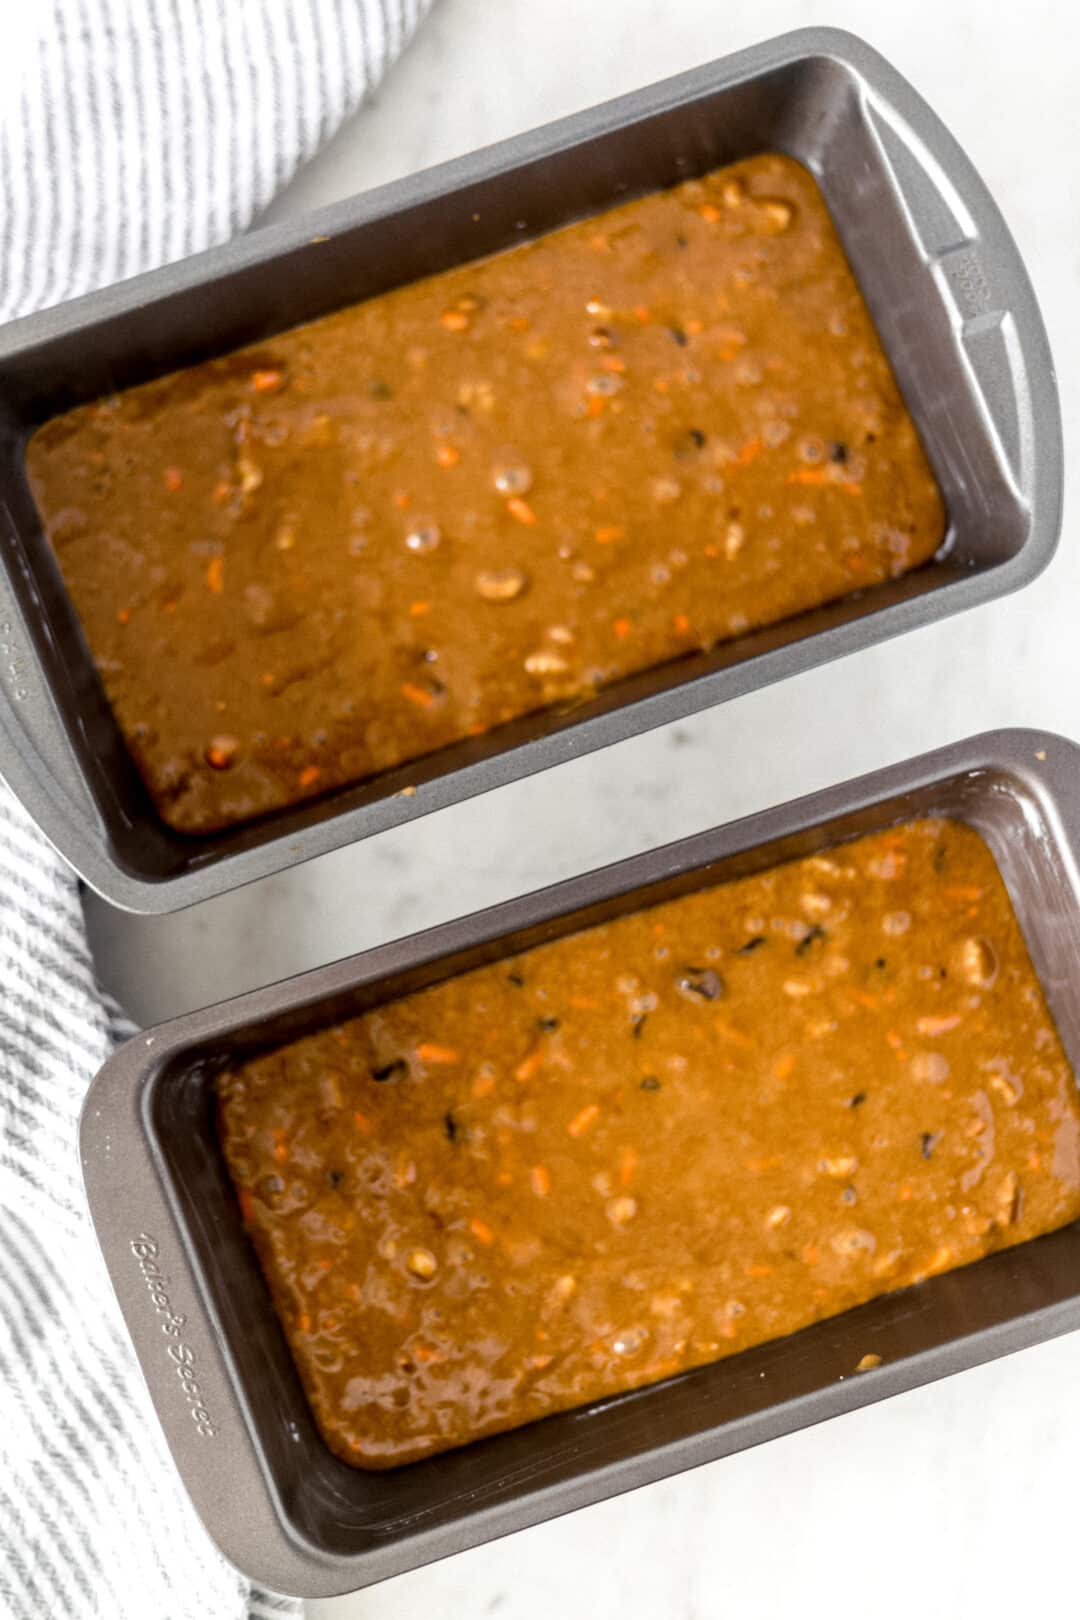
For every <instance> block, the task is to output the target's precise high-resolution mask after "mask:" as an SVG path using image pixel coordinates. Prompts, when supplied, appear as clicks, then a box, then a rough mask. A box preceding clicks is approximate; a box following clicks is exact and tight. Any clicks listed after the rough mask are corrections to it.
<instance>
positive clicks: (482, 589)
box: [27, 155, 944, 833]
mask: <svg viewBox="0 0 1080 1620" xmlns="http://www.w3.org/2000/svg"><path fill="white" fill-rule="evenodd" d="M311 251H313V252H317V251H318V248H317V247H316V248H312V250H311ZM27 468H28V473H29V478H30V482H31V486H32V489H33V492H34V495H35V497H36V500H37V503H38V506H39V509H40V511H41V514H42V517H43V519H44V523H45V527H46V529H47V532H48V535H49V538H50V540H51V542H52V545H53V547H54V549H55V553H56V556H57V558H58V561H59V565H60V569H61V572H62V575H63V578H64V581H65V583H66V585H67V588H68V590H69V592H70V593H71V596H72V598H73V600H74V604H75V607H76V609H77V611H78V614H79V617H80V619H81V621H82V625H83V628H84V630H85V633H86V637H87V640H88V643H89V646H90V650H91V652H92V654H93V657H94V659H95V662H96V664H97V668H98V670H99V672H100V674H101V678H102V681H103V683H104V688H105V691H106V694H107V696H108V698H109V701H110V702H111V704H112V707H113V709H114V711H115V713H116V716H117V719H118V722H119V725H120V728H121V730H122V732H123V735H124V737H125V739H126V741H127V744H128V746H129V748H130V750H131V752H132V755H133V757H134V759H135V761H136V763H137V765H138V768H139V770H140V772H141V773H142V776H143V778H144V779H145V781H146V784H147V787H148V789H149V791H150V794H151V796H152V799H153V801H154V804H155V805H156V807H157V810H158V812H159V814H160V815H161V816H162V817H163V818H164V820H165V821H166V822H167V823H169V824H170V825H171V826H172V827H174V828H176V829H178V830H180V831H183V832H187V833H205V832H208V831H211V830H213V829H217V828H222V827H228V826H231V825H234V824H236V823H238V822H243V821H245V820H247V819H249V818H251V817H254V816H258V815H260V814H263V813H265V812H268V811H272V810H277V809H280V808H282V807H284V806H287V805H291V804H295V803H297V802H298V801H300V800H302V799H305V798H310V797H311V796H312V795H315V794H320V793H324V792H326V791H328V790H331V789H333V788H336V787H340V786H341V785H343V784H346V783H355V782H358V781H360V780H362V779H363V778H366V777H371V776H373V775H375V774H377V773H379V772H382V771H385V770H387V769H389V768H390V767H393V766H396V765H400V764H402V763H404V762H407V761H411V760H414V759H417V758H419V757H420V756H422V755H424V754H427V753H430V752H431V751H432V750H434V749H437V748H439V747H442V746H444V745H446V744H449V743H452V742H455V741H459V740H460V739H462V738H464V737H468V736H475V735H477V734H480V733H483V732H486V731H488V730H490V729H491V728H493V727H497V726H499V725H500V724H502V723H503V722H506V721H508V720H511V719H513V718H514V717H517V716H520V715H523V714H527V713H529V712H531V711H534V710H537V709H541V708H544V707H546V706H549V705H552V704H557V703H560V702H564V701H572V700H575V699H578V698H580V697H581V696H583V695H585V694H588V693H590V692H592V691H594V690H595V689H596V688H599V687H603V686H605V685H608V684H610V683H611V682H613V681H616V680H618V679H619V678H620V677H621V676H625V675H629V674H631V673H633V672H635V671H639V670H642V669H645V668H648V667H650V666H653V665H658V664H662V663H665V662H666V661H668V660H671V659H676V658H678V657H680V656H681V655H685V654H688V653H691V652H694V651H697V650H700V649H701V648H709V647H712V646H714V645H715V644H716V643H718V642H722V641H724V640H726V639H729V638H731V637H735V636H738V635H739V634H740V633H742V632H743V631H747V630H750V629H752V628H755V627H757V626H761V625H765V624H769V623H772V622H774V621H776V620H780V619H784V618H787V617H789V616H791V615H793V614H797V613H800V612H802V611H803V610H804V609H807V608H811V607H814V606H817V605H819V604H821V603H823V602H828V601H830V600H833V599H835V598H837V597H842V596H844V595H846V594H848V593H849V592H851V591H854V590H857V589H862V588H864V587H867V586H872V585H874V584H876V583H879V582H880V581H883V580H887V579H890V578H893V577H895V576H897V575H899V574H903V573H905V572H907V571H908V570H909V569H912V568H916V567H918V566H919V565H920V564H922V563H925V562H926V561H927V560H928V559H929V558H931V557H932V556H933V554H934V552H935V551H936V550H937V548H938V546H939V545H940V543H941V540H942V537H943V533H944V514H943V509H942V503H941V498H940V495H939V492H938V490H937V487H936V485H935V483H934V479H933V477H932V474H931V472H930V469H929V466H928V464H927V461H926V458H925V456H924V454H923V451H922V448H921V446H920V444H919V441H918V438H917V435H916V432H915V428H914V426H913V424H912V421H911V418H910V416H909V415H908V413H907V411H906V409H905V407H904V404H903V401H902V399H901V397H900V394H899V391H898V389H897V386H896V383H895V381H894V379H893V376H892V374H891V372H890V369H889V365H888V361H887V360H886V357H885V355H884V353H883V351H882V348H881V345H880V343H879V342H878V339H877V336H876V334H875V331H874V328H873V326H872V323H871V321H870V317H869V315H868V313H867V310H866V307H865V305H864V304H863V301H862V298H861V296H860V293H859V290H858V287H857V286H856V283H855V281H854V278H853V277H852V274H851V271H850V270H849V268H848V265H847V262H846V260H845V258H844V254H843V250H842V248H841V246H840V243H839V241H838V240H837V237H836V234H835V232H834V230H833V228H832V225H831V223H830V220H829V217H828V213H827V211H826V208H825V204H824V201H823V199H822V197H821V194H820V192H819V191H818V189H817V187H816V185H815V183H814V181H813V180H812V179H811V177H810V175H809V174H808V173H807V172H806V171H805V170H804V169H802V168H800V167H799V165H798V164H796V163H794V162H793V161H792V160H790V159H789V158H785V157H779V156H768V155H767V156H762V157H755V158H752V159H749V160H748V161H746V162H742V163H737V164H735V165H733V166H731V167H729V168H725V169H721V170H719V171H717V172H716V173H713V174H710V175H707V176H705V177H704V178H703V179H701V180H693V181H689V182H687V183H685V184H683V185H680V186H677V187H676V188H675V189H674V190H672V191H667V192H662V193H657V194H655V195H652V196H647V197H643V198H639V199H637V200H636V201H633V202H629V203H627V204H625V205H624V206H622V207H619V208H616V209H613V210H611V211H610V212H608V213H605V214H602V215H599V216H597V217H595V218H593V219H589V220H585V221H584V222H582V223H580V224H576V225H572V226H570V227H568V228H567V229H564V230H560V231H556V232H554V233H552V234H550V235H548V236H544V237H542V238H540V239H538V240H536V241H534V242H531V243H526V244H523V245H522V246H520V247H518V248H515V249H513V250H511V251H508V252H505V253H501V254H499V255H497V256H496V257H494V258H490V259H487V260H484V261H480V262H477V263H473V264H467V265H463V266H461V267H460V268H457V269H454V270H450V271H447V272H445V273H444V274H441V275H438V276H434V277H432V278H430V279H429V280H425V281H421V282H418V283H416V284H413V285H410V286H406V287H402V288H400V289H398V290H396V291H394V292H391V293H388V294H384V295H382V296H380V297H377V298H373V299H371V300H370V301H368V302H367V303H364V304H360V305H357V306H354V307H352V308H349V309H344V310H342V311H340V312H339V313H337V314H334V315H331V316H329V317H326V318H324V319H322V320H319V321H316V322H314V323H312V324H309V325H307V326H303V327H300V328H298V329H296V330H294V331H292V332H288V333H285V334H284V335H282V336H280V337H276V338H273V339H270V340H267V341H266V342H265V343H262V344H259V345H258V346H257V347H254V348H249V349H246V350H242V351H238V352H236V353H234V354H231V355H229V356H227V357H225V358H222V359H217V360H213V361H211V362H209V363H206V364H203V365H199V366H196V367H194V368H193V369H191V370H188V371H184V372H180V373H177V374H175V375H173V376H169V377H165V378H163V379H160V380H157V381H154V382H150V383H147V384H145V385H143V386H141V387H138V388H135V389H132V390H130V391H128V392H126V393H123V394H120V395H117V396H114V397H112V398H108V399H104V400H102V401H100V402H98V403H95V404H91V405H85V406H81V407H80V408H78V409H77V410H74V411H72V412H70V413H69V414H67V415H66V416H62V417H59V418H57V419H55V420H54V421H51V422H49V423H46V424H45V426H44V427H42V428H41V429H40V430H39V431H38V433H37V434H36V435H35V437H34V438H33V440H32V441H31V443H30V446H29V450H28V454H27Z"/></svg>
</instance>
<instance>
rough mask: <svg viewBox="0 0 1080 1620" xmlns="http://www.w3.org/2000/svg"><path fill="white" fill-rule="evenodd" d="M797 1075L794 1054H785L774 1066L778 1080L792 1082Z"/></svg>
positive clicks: (774, 1072)
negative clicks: (792, 1078) (793, 1076)
mask: <svg viewBox="0 0 1080 1620" xmlns="http://www.w3.org/2000/svg"><path fill="white" fill-rule="evenodd" d="M794 1073H795V1056H794V1053H792V1052H785V1053H784V1055H783V1056H782V1057H778V1058H777V1060H776V1062H775V1063H774V1064H773V1074H774V1075H775V1076H776V1078H777V1079H778V1080H790V1079H791V1076H792V1075H793V1074H794Z"/></svg>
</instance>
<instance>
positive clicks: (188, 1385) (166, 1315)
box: [130, 1232, 217, 1439]
mask: <svg viewBox="0 0 1080 1620" xmlns="http://www.w3.org/2000/svg"><path fill="white" fill-rule="evenodd" d="M130 1246H131V1252H132V1254H133V1255H134V1256H135V1260H136V1262H137V1264H138V1267H139V1270H140V1272H141V1273H142V1279H143V1282H144V1283H145V1284H146V1291H147V1293H148V1294H149V1296H150V1300H151V1302H152V1304H153V1307H154V1309H155V1311H157V1313H158V1315H159V1316H160V1317H161V1331H162V1333H163V1334H165V1335H166V1337H167V1338H168V1339H169V1341H170V1343H169V1345H168V1347H167V1351H166V1353H167V1355H168V1357H169V1360H170V1362H171V1363H172V1365H173V1370H174V1371H175V1373H176V1376H177V1378H178V1380H179V1383H180V1388H181V1390H182V1391H183V1395H184V1400H185V1401H186V1402H187V1406H188V1410H189V1412H190V1413H191V1420H192V1422H193V1423H194V1425H195V1427H196V1429H197V1430H198V1432H199V1434H201V1435H205V1436H206V1438H207V1439H212V1438H213V1437H214V1435H215V1434H216V1433H217V1429H216V1428H215V1426H214V1422H213V1419H212V1418H211V1416H210V1413H209V1411H208V1410H207V1407H206V1404H205V1402H204V1400H203V1392H202V1387H201V1384H200V1381H199V1376H198V1373H197V1371H196V1367H197V1362H196V1356H195V1352H194V1350H192V1348H191V1346H190V1345H189V1344H187V1343H186V1342H185V1340H184V1339H183V1337H182V1330H183V1327H184V1324H185V1323H186V1321H187V1317H186V1316H185V1315H184V1313H183V1312H182V1311H177V1310H176V1309H174V1307H173V1303H172V1300H171V1298H170V1297H169V1289H170V1287H171V1286H172V1285H171V1283H170V1281H169V1278H168V1276H167V1275H166V1274H165V1272H164V1271H163V1270H162V1269H161V1265H160V1264H159V1255H160V1247H159V1245H158V1242H157V1239H156V1238H154V1237H152V1236H151V1235H150V1233H149V1232H140V1233H139V1234H138V1236H137V1237H133V1238H132V1239H131V1245H130Z"/></svg>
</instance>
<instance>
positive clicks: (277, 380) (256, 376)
mask: <svg viewBox="0 0 1080 1620" xmlns="http://www.w3.org/2000/svg"><path fill="white" fill-rule="evenodd" d="M284 380H285V379H284V376H283V374H282V373H281V372H280V371H276V370H274V369H273V368H272V367H270V366H267V367H265V368H264V369H263V370H261V371H253V372H252V373H251V386H252V388H254V390H255V392H256V393H257V394H271V393H273V391H274V389H275V388H280V387H281V385H282V383H283V381H284Z"/></svg>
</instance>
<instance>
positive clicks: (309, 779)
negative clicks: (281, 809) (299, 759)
mask: <svg viewBox="0 0 1080 1620" xmlns="http://www.w3.org/2000/svg"><path fill="white" fill-rule="evenodd" d="M321 775H322V771H321V770H320V769H319V767H318V765H305V766H304V768H303V770H302V771H301V772H300V776H299V778H298V780H299V783H300V786H301V787H302V788H304V787H311V785H312V783H313V782H317V781H318V780H319V777H320V776H321Z"/></svg>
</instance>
